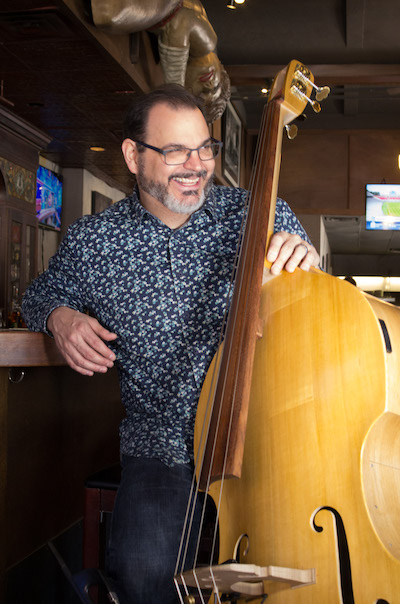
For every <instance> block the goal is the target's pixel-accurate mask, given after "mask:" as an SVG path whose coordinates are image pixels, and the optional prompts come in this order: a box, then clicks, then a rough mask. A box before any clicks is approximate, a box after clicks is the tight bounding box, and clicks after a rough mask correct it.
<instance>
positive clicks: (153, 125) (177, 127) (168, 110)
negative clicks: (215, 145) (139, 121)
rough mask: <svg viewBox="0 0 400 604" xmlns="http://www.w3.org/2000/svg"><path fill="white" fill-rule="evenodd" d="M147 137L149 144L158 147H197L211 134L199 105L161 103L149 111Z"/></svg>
mask: <svg viewBox="0 0 400 604" xmlns="http://www.w3.org/2000/svg"><path fill="white" fill-rule="evenodd" d="M146 137H147V142H148V143H149V144H152V145H155V146H157V147H163V146H164V145H169V144H180V145H185V146H187V147H196V146H198V145H200V144H201V143H203V142H204V141H205V140H207V139H208V138H209V137H210V134H209V131H208V126H207V123H206V121H205V119H204V116H203V114H202V113H201V111H200V109H198V108H197V107H196V108H193V109H192V108H189V107H177V108H174V107H171V106H169V105H166V104H165V103H162V104H161V103H160V104H158V105H155V106H154V107H152V108H151V110H150V111H149V117H148V121H147V128H146Z"/></svg>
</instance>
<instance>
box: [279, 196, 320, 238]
mask: <svg viewBox="0 0 400 604" xmlns="http://www.w3.org/2000/svg"><path fill="white" fill-rule="evenodd" d="M280 231H286V233H291V234H292V235H299V236H300V237H301V238H302V239H303V240H304V241H307V243H309V244H311V245H312V243H311V240H310V238H309V237H308V235H307V233H306V231H305V230H304V228H303V227H302V225H301V223H300V221H299V220H298V219H297V217H296V215H295V213H294V212H293V211H292V210H291V209H290V207H289V206H288V204H287V203H286V201H284V200H283V199H280V198H279V197H278V198H277V200H276V210H275V224H274V232H275V233H279V232H280Z"/></svg>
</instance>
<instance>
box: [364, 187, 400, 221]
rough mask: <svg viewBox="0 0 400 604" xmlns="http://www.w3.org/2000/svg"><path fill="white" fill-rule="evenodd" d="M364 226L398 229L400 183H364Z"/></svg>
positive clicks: (399, 218)
mask: <svg viewBox="0 0 400 604" xmlns="http://www.w3.org/2000/svg"><path fill="white" fill-rule="evenodd" d="M366 228H367V229H369V230H377V231H383V230H385V231H399V230H400V185H387V184H383V185H378V184H375V185H366Z"/></svg>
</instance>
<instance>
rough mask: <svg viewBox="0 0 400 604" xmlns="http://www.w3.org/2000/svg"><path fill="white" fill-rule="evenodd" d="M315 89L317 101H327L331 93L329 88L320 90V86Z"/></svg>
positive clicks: (324, 87)
mask: <svg viewBox="0 0 400 604" xmlns="http://www.w3.org/2000/svg"><path fill="white" fill-rule="evenodd" d="M315 89H316V91H317V92H316V93H315V98H316V99H317V101H323V100H324V99H326V97H327V96H328V94H329V93H330V91H331V89H330V88H329V86H322V88H320V87H319V86H315Z"/></svg>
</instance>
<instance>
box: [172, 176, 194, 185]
mask: <svg viewBox="0 0 400 604" xmlns="http://www.w3.org/2000/svg"><path fill="white" fill-rule="evenodd" d="M174 180H177V181H178V182H182V183H185V184H188V185H195V184H196V183H197V182H198V180H199V179H198V178H180V177H179V176H175V177H174Z"/></svg>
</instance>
